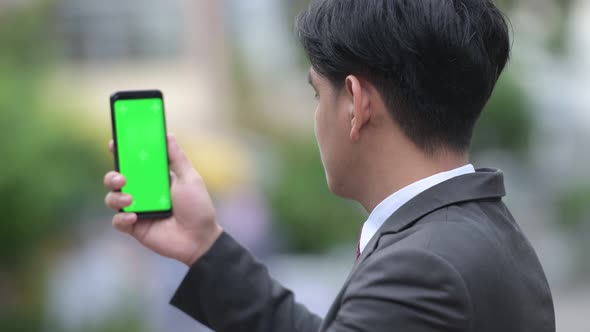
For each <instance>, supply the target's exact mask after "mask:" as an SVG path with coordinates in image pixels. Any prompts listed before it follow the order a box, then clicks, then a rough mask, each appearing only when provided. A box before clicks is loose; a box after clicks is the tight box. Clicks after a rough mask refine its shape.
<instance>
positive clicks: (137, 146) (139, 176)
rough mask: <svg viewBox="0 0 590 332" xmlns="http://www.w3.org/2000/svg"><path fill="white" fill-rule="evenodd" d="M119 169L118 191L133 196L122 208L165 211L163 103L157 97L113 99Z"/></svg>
mask: <svg viewBox="0 0 590 332" xmlns="http://www.w3.org/2000/svg"><path fill="white" fill-rule="evenodd" d="M114 116H115V119H114V120H115V131H116V140H117V158H118V164H119V172H120V173H121V174H122V175H123V176H124V177H125V179H126V180H127V183H126V184H125V186H124V187H123V188H122V190H121V191H122V192H123V193H126V194H129V195H131V196H132V197H133V204H131V205H130V206H128V207H126V208H124V209H123V211H125V212H139V213H141V212H158V211H169V210H170V209H171V208H172V206H171V202H170V178H169V171H168V155H167V152H166V151H167V149H166V129H165V122H164V105H163V102H162V99H160V98H147V99H119V100H117V101H115V102H114Z"/></svg>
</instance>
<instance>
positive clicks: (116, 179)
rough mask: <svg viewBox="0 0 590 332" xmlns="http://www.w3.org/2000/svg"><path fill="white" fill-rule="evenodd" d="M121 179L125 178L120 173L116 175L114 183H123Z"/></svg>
mask: <svg viewBox="0 0 590 332" xmlns="http://www.w3.org/2000/svg"><path fill="white" fill-rule="evenodd" d="M121 180H123V178H121V176H120V175H115V176H114V177H113V183H114V184H119V183H121Z"/></svg>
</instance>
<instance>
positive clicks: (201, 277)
mask: <svg viewBox="0 0 590 332" xmlns="http://www.w3.org/2000/svg"><path fill="white" fill-rule="evenodd" d="M171 304H172V305H174V306H175V307H177V308H179V309H180V310H182V311H184V312H185V313H186V314H188V315H189V316H191V317H193V318H194V319H196V320H198V321H200V322H201V323H203V324H205V325H206V326H208V327H209V328H211V329H213V330H215V331H218V332H224V331H232V332H233V331H284V332H290V331H314V332H315V331H317V330H318V328H319V326H320V324H321V319H320V318H319V317H318V316H316V315H314V314H312V313H311V312H309V311H308V310H307V309H306V308H305V307H303V306H302V305H300V304H298V303H296V302H295V299H294V296H293V293H292V292H291V291H289V290H287V289H285V288H284V287H282V286H281V285H280V284H279V283H278V282H277V281H275V280H273V279H272V278H271V277H270V275H269V273H268V271H267V269H266V268H265V267H264V266H263V265H262V264H261V263H259V262H257V261H256V260H255V259H254V257H253V256H252V255H251V254H250V253H249V252H248V251H247V250H246V249H245V248H243V247H242V246H241V245H240V244H238V243H237V242H236V241H235V240H234V239H233V238H232V237H231V236H229V235H228V234H227V233H223V234H222V235H221V236H220V237H219V239H218V240H217V241H216V242H215V243H214V244H213V246H212V247H211V249H210V250H209V251H208V252H207V253H206V254H205V255H204V256H203V257H201V258H200V259H199V260H198V261H197V262H196V263H195V264H194V265H193V266H192V267H191V268H190V270H189V272H188V273H187V275H186V276H185V278H184V280H183V281H182V283H181V285H180V286H179V288H178V290H177V291H176V293H175V295H174V296H173V298H172V300H171Z"/></svg>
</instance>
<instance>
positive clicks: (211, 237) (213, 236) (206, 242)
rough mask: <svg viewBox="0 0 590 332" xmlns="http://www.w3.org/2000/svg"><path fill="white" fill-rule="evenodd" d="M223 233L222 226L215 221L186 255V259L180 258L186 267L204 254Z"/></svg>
mask: <svg viewBox="0 0 590 332" xmlns="http://www.w3.org/2000/svg"><path fill="white" fill-rule="evenodd" d="M222 233H223V228H221V226H220V225H219V224H217V223H215V226H214V227H213V228H212V229H211V231H210V232H208V234H206V235H205V236H203V237H202V238H201V240H200V241H198V243H197V248H196V250H195V251H194V252H193V253H192V254H191V255H189V256H188V257H187V259H184V260H182V262H183V263H184V264H186V265H187V266H188V267H191V266H193V264H195V263H196V262H197V261H198V260H199V259H200V258H201V257H202V256H203V255H205V254H206V253H207V252H208V251H209V249H211V247H212V246H213V244H214V243H215V242H216V241H217V239H219V237H220V236H221V234H222Z"/></svg>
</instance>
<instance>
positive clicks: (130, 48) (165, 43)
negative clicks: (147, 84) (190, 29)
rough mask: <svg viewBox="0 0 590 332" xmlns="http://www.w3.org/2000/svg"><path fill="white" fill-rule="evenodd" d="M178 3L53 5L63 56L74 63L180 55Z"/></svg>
mask: <svg viewBox="0 0 590 332" xmlns="http://www.w3.org/2000/svg"><path fill="white" fill-rule="evenodd" d="M183 18H184V16H183V10H182V3H181V0H166V1H162V0H124V1H120V0H100V1H97V0H59V1H58V8H57V23H58V31H59V33H60V37H61V38H60V39H63V43H64V45H63V49H64V53H65V56H66V57H67V58H69V59H75V60H120V59H128V58H154V57H175V56H178V55H180V54H181V52H182V50H183V45H182V44H183V42H184V38H183V35H182V34H183V31H184V30H183Z"/></svg>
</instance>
